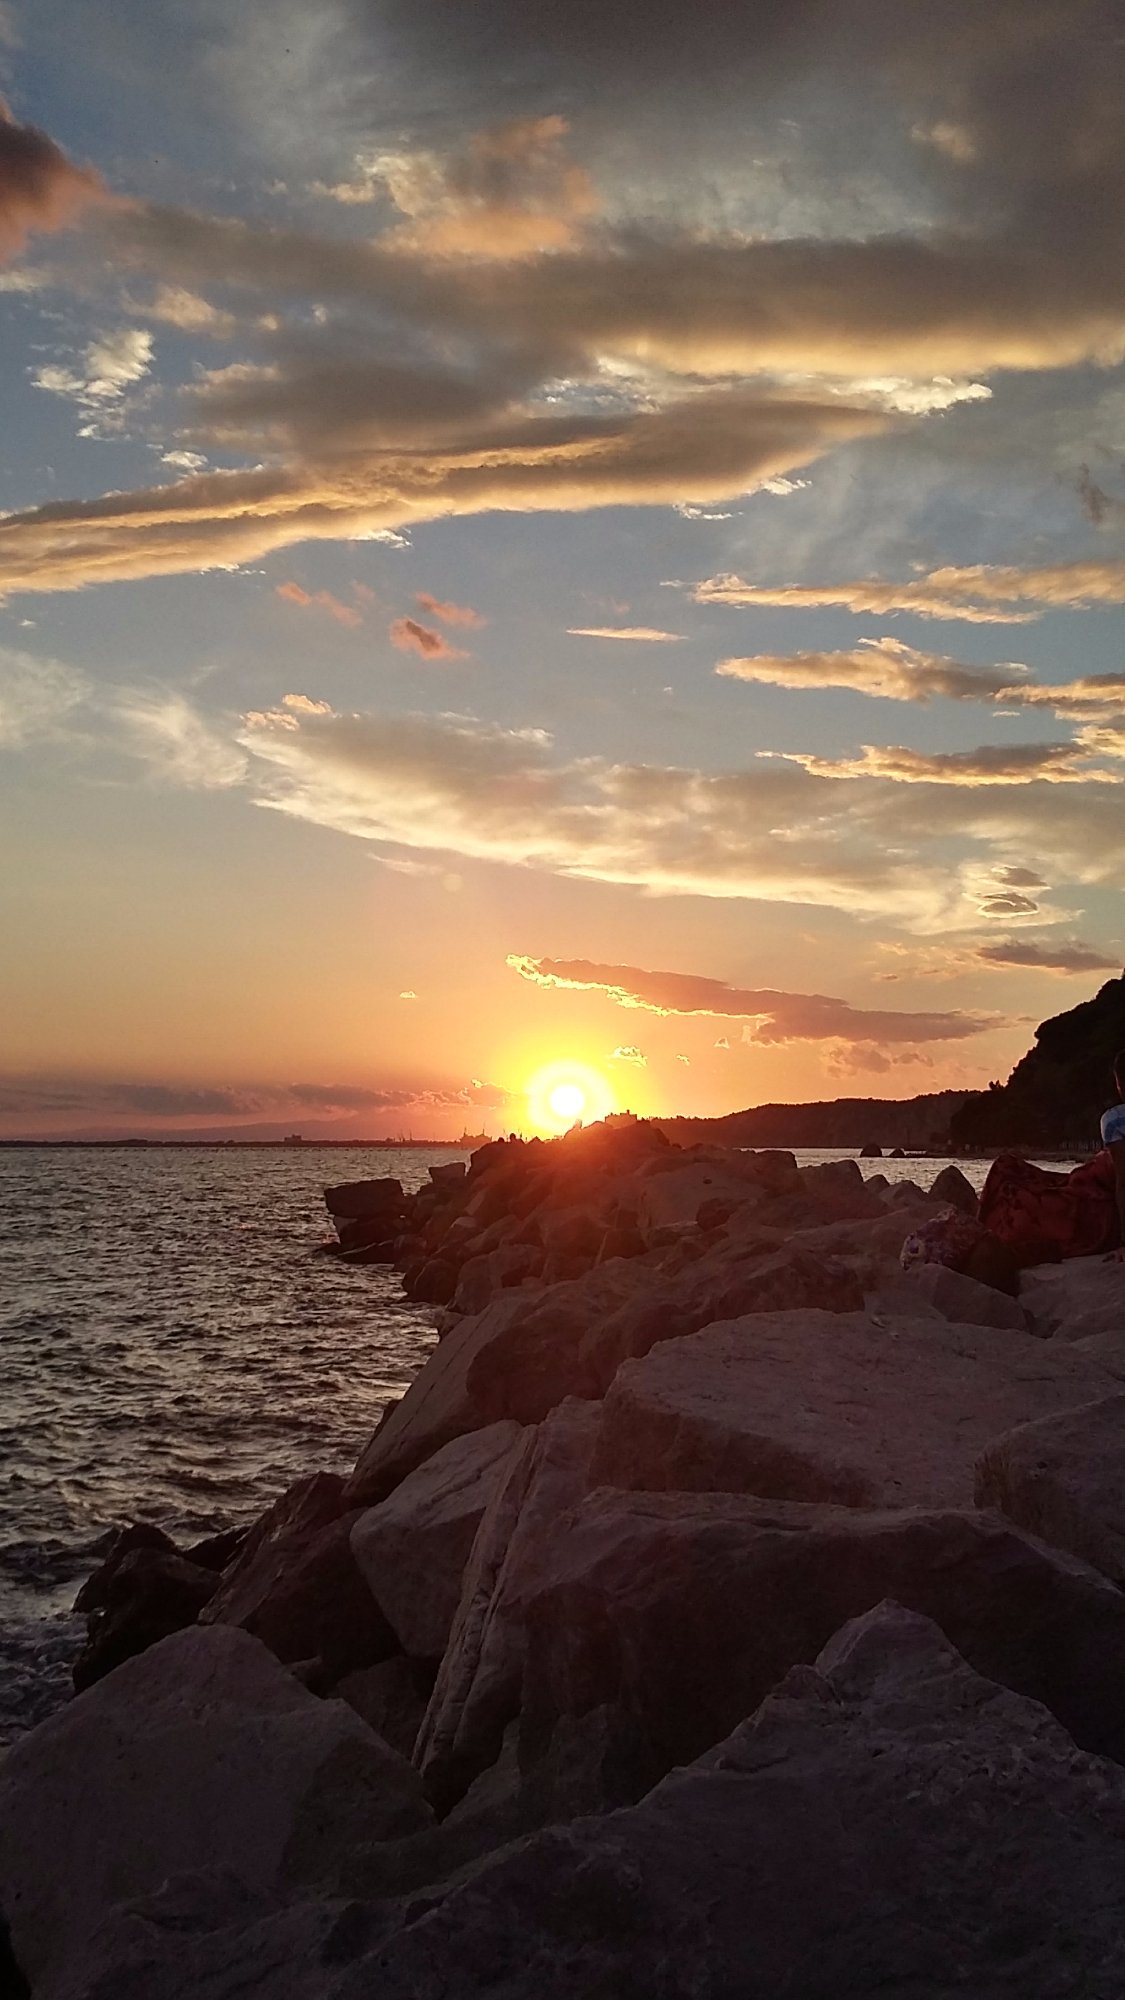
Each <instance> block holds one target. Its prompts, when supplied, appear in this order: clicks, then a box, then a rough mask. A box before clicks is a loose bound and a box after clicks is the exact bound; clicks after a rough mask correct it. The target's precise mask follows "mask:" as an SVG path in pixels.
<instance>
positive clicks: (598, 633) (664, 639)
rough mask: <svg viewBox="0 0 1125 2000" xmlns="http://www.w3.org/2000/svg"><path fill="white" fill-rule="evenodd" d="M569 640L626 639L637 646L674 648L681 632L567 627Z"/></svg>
mask: <svg viewBox="0 0 1125 2000" xmlns="http://www.w3.org/2000/svg"><path fill="white" fill-rule="evenodd" d="M566 631H567V637H568V638H569V639H628V640H631V641H632V642H633V643H634V644H635V645H639V646H674V645H678V644H679V642H680V641H681V640H682V638H683V633H682V632H662V631H660V630H659V628H658V627H656V626H654V625H568V626H567V628H566Z"/></svg>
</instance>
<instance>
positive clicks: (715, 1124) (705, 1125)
mask: <svg viewBox="0 0 1125 2000" xmlns="http://www.w3.org/2000/svg"><path fill="white" fill-rule="evenodd" d="M970 1095H971V1093H970V1092H968V1091H965V1090H939V1091H935V1092H934V1093H933V1094H932V1095H931V1096H929V1097H907V1098H901V1099H900V1098H888V1097H838V1098H835V1099H833V1100H831V1101H830V1102H828V1103H823V1104H759V1105H756V1106H754V1108H753V1109H751V1110H749V1111H731V1112H729V1113H728V1114H727V1116H726V1117H725V1118H661V1119H658V1120H657V1121H656V1122H657V1123H658V1124H659V1125H660V1127H661V1129H662V1130H663V1131H664V1132H666V1133H667V1135H668V1137H669V1139H671V1140H672V1141H673V1142H674V1143H675V1144H676V1145H681V1146H692V1145H696V1144H698V1143H699V1142H700V1141H701V1140H706V1141H709V1142H710V1143H712V1144H717V1145H720V1146H786V1147H792V1146H812V1147H819V1146H844V1147H860V1146H867V1145H875V1146H881V1147H882V1148H883V1149H884V1151H886V1150H887V1149H888V1148H890V1147H892V1146H902V1147H903V1148H904V1149H905V1150H906V1151H907V1152H916V1151H919V1150H922V1149H924V1148H926V1147H930V1148H932V1149H934V1150H940V1149H941V1148H942V1147H944V1145H945V1143H946V1136H947V1133H948V1130H949V1125H950V1121H951V1119H953V1117H954V1116H955V1115H956V1114H957V1113H959V1112H960V1111H961V1110H962V1108H963V1107H964V1106H965V1104H966V1103H967V1101H968V1099H969V1098H970Z"/></svg>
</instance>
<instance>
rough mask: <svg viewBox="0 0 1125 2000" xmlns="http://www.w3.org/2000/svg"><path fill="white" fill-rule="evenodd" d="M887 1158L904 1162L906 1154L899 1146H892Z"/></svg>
mask: <svg viewBox="0 0 1125 2000" xmlns="http://www.w3.org/2000/svg"><path fill="white" fill-rule="evenodd" d="M887 1158H888V1160H905V1158H906V1153H905V1151H904V1150H903V1148H902V1147H901V1146H892V1147H891V1150H890V1152H889V1153H888V1154H887Z"/></svg>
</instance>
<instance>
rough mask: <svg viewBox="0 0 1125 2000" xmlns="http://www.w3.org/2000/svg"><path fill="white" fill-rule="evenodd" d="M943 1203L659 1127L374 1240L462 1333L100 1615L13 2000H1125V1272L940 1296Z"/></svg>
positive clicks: (27, 1767) (30, 1754) (11, 1768)
mask: <svg viewBox="0 0 1125 2000" xmlns="http://www.w3.org/2000/svg"><path fill="white" fill-rule="evenodd" d="M375 1186H376V1187H379V1186H380V1184H378V1183H376V1184H375ZM941 1192H942V1195H943V1196H944V1198H945V1199H947V1200H948V1199H949V1198H950V1197H951V1195H956V1196H958V1198H960V1199H961V1200H962V1201H966V1202H967V1200H968V1197H967V1196H966V1194H965V1192H964V1187H961V1188H958V1187H957V1186H956V1185H954V1187H953V1188H952V1189H951V1188H950V1187H949V1186H948V1185H946V1186H945V1187H944V1188H943V1189H942V1191H941ZM334 1193H336V1194H338V1193H339V1191H334ZM345 1199H346V1198H345ZM365 1200H370V1201H371V1204H372V1205H371V1206H370V1207H369V1208H367V1209H363V1208H362V1203H363V1202H364V1201H365ZM934 1206H935V1198H934V1196H933V1195H932V1193H930V1194H927V1193H924V1192H923V1191H922V1190H921V1189H919V1188H912V1187H911V1186H909V1185H906V1186H902V1185H900V1186H899V1187H897V1188H894V1189H892V1188H888V1187H887V1186H886V1185H885V1184H884V1185H882V1186H880V1184H879V1181H878V1179H877V1178H876V1180H874V1181H868V1182H867V1183H866V1184H865V1183H864V1182H863V1181H862V1180H861V1178H860V1175H859V1170H858V1168H856V1167H855V1166H854V1164H853V1163H850V1162H839V1163H837V1164H836V1165H835V1166H832V1167H829V1168H817V1169H805V1170H803V1171H802V1170H798V1168H797V1167H796V1165H795V1163H794V1161H793V1159H792V1157H791V1156H790V1155H785V1154H781V1153H769V1154H756V1155H755V1154H744V1155H743V1154H729V1153H722V1152H719V1151H717V1150H708V1149H698V1148H697V1149H691V1150H680V1149H677V1148H675V1147H672V1146H669V1145H667V1144H666V1143H665V1142H664V1141H663V1140H661V1138H660V1136H659V1135H658V1134H654V1133H653V1132H651V1130H649V1128H647V1127H644V1126H626V1127H623V1128H619V1129H617V1130H614V1129H612V1128H611V1129H605V1128H595V1129H594V1130H592V1131H590V1132H587V1133H581V1134H578V1133H576V1134H574V1135H571V1136H569V1137H568V1138H567V1139H565V1140H563V1141H561V1142H554V1143H552V1144H551V1145H541V1146H537V1145H530V1146H520V1145H512V1144H508V1145H503V1146H495V1147H488V1148H484V1149H482V1151H481V1152H480V1153H478V1154H476V1155H474V1158H473V1160H472V1162H471V1164H470V1166H469V1168H468V1170H467V1171H465V1172H462V1173H453V1172H450V1171H449V1170H448V1169H442V1168H439V1169H437V1170H435V1171H434V1173H433V1175H432V1184H431V1187H430V1188H428V1189H427V1190H425V1191H424V1192H423V1193H422V1194H420V1195H419V1196H416V1197H413V1198H412V1199H407V1198H406V1197H404V1196H402V1194H401V1191H399V1192H398V1193H396V1192H395V1191H394V1188H393V1186H392V1187H391V1188H387V1189H385V1191H384V1192H380V1193H379V1194H377V1195H375V1196H369V1195H366V1194H360V1195H357V1194H354V1193H353V1194H352V1196H351V1197H350V1204H349V1206H348V1207H345V1208H341V1207H338V1206H337V1207H336V1208H335V1209H334V1212H335V1213H337V1214H338V1215H340V1216H341V1219H342V1221H343V1222H344V1224H345V1225H347V1228H348V1232H349V1236H350V1248H349V1249H348V1251H347V1252H345V1253H344V1254H349V1255H350V1254H353V1252H355V1251H357V1250H358V1252H359V1253H360V1254H369V1253H370V1254H375V1255H378V1256H380V1257H384V1258H393V1259H395V1260H396V1261H398V1262H399V1263H400V1264H402V1265H403V1266H404V1267H405V1270H404V1276H405V1279H406V1282H407V1283H408V1285H410V1286H411V1287H412V1288H413V1289H414V1291H415V1294H416V1295H420V1292H421V1291H422V1290H428V1291H431V1292H432V1291H442V1292H444V1293H445V1295H446V1296H445V1300H444V1303H442V1304H440V1305H438V1306H436V1307H435V1311H436V1312H437V1314H438V1315H439V1319H440V1330H441V1335H442V1337H441V1339H440V1341H439V1343H438V1345H437V1347H436V1348H435V1349H434V1351H433V1352H432V1353H431V1355H430V1356H429V1358H428V1360H427V1362H426V1364H425V1366H424V1367H423V1368H422V1370H421V1372H420V1373H419V1375H418V1377H417V1379H416V1380H415V1382H414V1383H413V1384H412V1386H411V1387H410V1389H409V1390H408V1391H407V1393H406V1395H405V1396H404V1397H403V1398H402V1400H401V1402H399V1403H397V1404H395V1405H393V1406H392V1407H391V1409H390V1410H389V1411H388V1412H387V1414H386V1416H385V1418H384V1421H383V1422H382V1423H381V1425H380V1426H379V1429H378V1430H377V1432H376V1433H375V1435H374V1437H373V1438H372V1439H371V1440H370V1441H369V1443H368V1444H367V1446H366V1448H365V1449H364V1451H363V1452H362V1454H361V1455H360V1458H359V1461H358V1463H357V1465H356V1467H355V1468H354V1470H353V1471H352V1472H351V1473H350V1475H347V1476H341V1475H339V1474H336V1473H326V1472H315V1471H310V1474H309V1476H308V1477H307V1478H306V1479H304V1480H302V1481H300V1482H298V1483H297V1485H295V1486H294V1487H292V1488H290V1489H289V1491H288V1492H287V1493H285V1494H282V1495H280V1496H279V1498H278V1499H277V1501H276V1502H275V1503H274V1505H273V1506H272V1507H271V1508H270V1509H269V1510H268V1511H267V1512H266V1514H265V1515H263V1517H262V1518H261V1520H260V1521H259V1522H258V1523H257V1524H256V1525H255V1526H254V1527H253V1528H252V1529H251V1530H250V1532H249V1534H248V1535H246V1537H245V1538H244V1539H243V1540H241V1541H240V1542H239V1543H238V1545H237V1546H224V1545H222V1544H210V1545H203V1546H201V1547H197V1548H196V1549H194V1550H192V1551H184V1552H180V1551H176V1550H172V1549H169V1548H168V1547H167V1546H166V1544H165V1543H164V1541H163V1540H161V1539H159V1538H157V1537H154V1536H153V1535H152V1534H151V1532H150V1531H144V1532H141V1533H138V1531H133V1532H132V1538H131V1539H130V1540H128V1541H125V1540H123V1541H122V1543H121V1544H120V1545H119V1547H118V1549H117V1550H116V1551H114V1552H113V1553H112V1554H111V1556H110V1558H109V1561H108V1563H107V1565H106V1568H105V1570H104V1572H103V1573H101V1574H100V1576H99V1577H98V1578H97V1579H95V1580H92V1582H91V1584H90V1585H88V1586H87V1602H88V1603H89V1605H90V1608H91V1613H92V1617H93V1619H94V1631H93V1634H92V1641H91V1649H88V1651H87V1654H86V1655H85V1656H84V1661H83V1665H82V1668H81V1670H80V1676H79V1678H80V1680H81V1682H82V1684H83V1689H84V1691H83V1692H81V1693H79V1694H78V1695H77V1696H76V1698H75V1700H74V1701H73V1702H72V1703H71V1705H70V1706H69V1708H68V1709H66V1710H65V1711H64V1712H63V1713H62V1714H61V1715H58V1716H56V1717H54V1718H52V1719H51V1720H49V1721H48V1722H46V1723H43V1724H41V1725H40V1727H39V1728H38V1729H36V1730H34V1731H32V1732H31V1733H30V1734H29V1735H28V1736H27V1737H25V1738H24V1739H22V1740H21V1741H20V1742H19V1743H18V1744H17V1745H16V1746H15V1748H14V1749H13V1750H12V1751H10V1752H9V1754H8V1756H7V1758H6V1760H5V1762H4V1763H3V1765H0V1911H2V1912H3V1917H4V1919H5V1921H6V1925H7V1938H6V1941H4V1942H3V1943H2V1944H0V1994H5V1995H6V1996H8V2000H13V1996H15V1995H22V1994H26V1993H28V1992H30V1993H32V1994H33V1995H34V1996H35V2000H109V1997H110V1996H115V2000H116V1996H118V1995H121V1994H126V1993H127V1994H128V1995H129V1996H130V2000H232V1996H233V1995H234V1994H236V1993H237V1994H238V1995H239V1996H241V1997H242V2000H244V1997H245V1996H257V1995H260V1996H262V2000H369V1996H370V1995H372V1994H373V1993H378V1994H379V1995H380V1996H382V1997H383V2000H408V1996H409V2000H413V1996H417V1995H422V1994H424V1995H426V1996H427V2000H466V1997H467V1996H472V1995H476V1994H479V1995H482V1996H483V1995H486V1994H487V1995H490V1996H500V2000H525V1996H526V2000H531V1996H533V1995H534V1996H537V2000H538V1996H546V2000H554V1996H558V2000H562V1996H566V1997H567V2000H586V1996H588V2000H603V1996H606V1995H609V1994H620V1995H626V1994H633V1993H644V1994H650V1993H651V1994H652V1995H653V1996H656V2000H689V1996H691V2000H709V1996H715V2000H719V1996H723V2000H727V1996H730V1995H733V1994H735V1993H737V1994H738V1995H739V1996H740V2000H741V1996H747V2000H767V1997H768V2000H775V1996H776V1995H778V1994H779V1993H783V1992H784V1993H787V1994H791V1995H792V1996H794V2000H829V1997H830V1996H831V2000H840V1996H849V1995H851V1996H856V2000H858V1996H861V1995H862V1996H868V1995H873V1994H875V1993H876V1992H877V1993H879V1994H880V1995H881V1996H899V2000H938V1996H946V1995H949V1994H952V1993H955V1992H956V1993H961V1994H972V1995H973V1996H974V2000H991V1996H995V2000H1000V1996H1002V1995H1003V1996H1008V1995H1011V1994H1013V1993H1019V1994H1020V1995H1021V2000H1055V1996H1059V2000H1062V1996H1064V1995H1065V1996H1074V2000H1078V1996H1082V2000H1086V1996H1093V1997H1094V2000H1110V1996H1112V2000H1118V1996H1119V1994H1120V1993H1121V1991H1122V1990H1123V1988H1125V1867H1123V1863H1125V1595H1123V1594H1122V1588H1121V1586H1122V1583H1123V1581H1125V1559H1123V1557H1122V1550H1123V1548H1125V1443H1123V1442H1122V1440H1123V1439H1125V1427H1123V1424H1122V1406H1123V1404H1125V1266H1122V1265H1120V1264H1112V1263H1103V1262H1101V1261H1099V1260H1082V1261H1081V1262H1080V1263H1076V1264H1074V1265H1064V1266H1060V1267H1056V1268H1053V1269H1050V1270H1040V1271H1035V1272H1030V1273H1027V1274H1025V1276H1024V1279H1023V1283H1022V1287H1021V1293H1020V1297H1019V1298H1018V1299H1013V1298H1010V1297H1008V1296H1006V1295H1004V1294H1002V1293H1000V1292H997V1291H993V1290H990V1289H989V1288H987V1287H985V1286H983V1285H978V1284H975V1283H974V1282H973V1281H972V1280H970V1279H967V1278H963V1277H956V1276H955V1275H954V1274H952V1273H949V1272H944V1271H939V1270H936V1269H935V1268H933V1267H930V1268H928V1269H925V1270H923V1271H921V1272H912V1273H904V1272H903V1271H902V1270H901V1269H900V1266H899V1263H898V1251H899V1248H900V1246H901V1243H902V1239H903V1237H904V1235H905V1234H906V1232H907V1231H908V1229H910V1228H911V1227H912V1226H914V1225H915V1224H916V1222H917V1221H918V1220H919V1218H920V1217H923V1216H924V1215H926V1214H927V1213H931V1212H932V1211H933V1208H934ZM349 1209H350V1212H349ZM365 1217H368V1218H370V1219H371V1227H370V1229H369V1230H368V1232H367V1240H366V1241H365V1242H359V1241H358V1238H357V1236H356V1235H355V1234H354V1233H353V1225H356V1224H359V1223H362V1222H363V1221H364V1218H365ZM377 1230H382V1231H383V1232H384V1233H382V1234H378V1233H377ZM392 1232H393V1233H392ZM343 1235H344V1231H343V1230H342V1231H341V1237H342V1238H343ZM517 1253H518V1254H517ZM437 1266H440V1267H442V1268H441V1269H440V1270H435V1268H434V1267H437ZM427 1271H429V1276H426V1275H425V1274H426V1272H427ZM357 1282H362V1280H361V1279H357ZM458 1300H459V1301H460V1303H458ZM470 1308H471V1309H470ZM130 1579H132V1580H133V1582H132V1583H131V1581H130ZM134 1585H135V1588H134ZM146 1591H149V1592H150V1600H149V1616H148V1618H147V1621H146V1620H145V1619H144V1618H142V1617H140V1616H139V1613H138V1615H136V1616H135V1617H134V1622H133V1625H132V1626H131V1627H130V1625H129V1619H128V1616H127V1610H128V1606H129V1605H130V1604H132V1605H133V1607H134V1611H135V1612H136V1610H137V1607H138V1606H139V1605H141V1604H142V1603H143V1602H144V1594H145V1592H146ZM99 1621H100V1623H99ZM107 1621H108V1622H107ZM176 1624H178V1625H179V1626H180V1628H181V1629H178V1630H174V1629H171V1628H172V1627H173V1626H175V1625H176ZM99 1632H100V1633H101V1635H102V1637H103V1638H104V1639H105V1640H106V1642H107V1643H106V1646H105V1651H104V1657H103V1658H102V1659H101V1660H100V1662H99V1659H98V1657H97V1645H98V1638H99ZM130 1649H131V1650H132V1653H133V1657H125V1655H126V1654H127V1652H128V1651H129V1650H130ZM5 1953H6V1958H5ZM5 1981H6V1982H7V1984H6V1985H5Z"/></svg>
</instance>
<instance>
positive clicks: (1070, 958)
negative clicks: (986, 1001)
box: [974, 938, 1122, 973]
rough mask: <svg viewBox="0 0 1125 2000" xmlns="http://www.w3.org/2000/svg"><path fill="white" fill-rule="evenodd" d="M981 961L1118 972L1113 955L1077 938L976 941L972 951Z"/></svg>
mask: <svg viewBox="0 0 1125 2000" xmlns="http://www.w3.org/2000/svg"><path fill="white" fill-rule="evenodd" d="M974 955H975V957H976V958H977V959H979V960H980V962H981V964H982V965H989V966H996V967H999V968H1005V967H1008V966H1018V967H1021V968H1023V969H1025V970H1027V971H1032V972H1061V973H1082V972H1120V971H1121V970H1122V963H1121V958H1122V955H1121V953H1120V952H1119V953H1118V955H1117V957H1116V958H1113V957H1111V956H1109V955H1108V954H1107V953H1106V952H1104V951H1099V949H1098V948H1097V946H1096V945H1089V944H1082V943H1080V941H1079V940H1078V939H1077V938H1071V939H1070V940H1069V942H1060V943H1058V944H1041V943H1039V942H1038V941H1037V940H1036V939H1035V938H1000V939H998V940H997V941H996V942H995V943H994V944H982V945H979V946H978V948H977V950H976V953H975V954H974Z"/></svg>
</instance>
